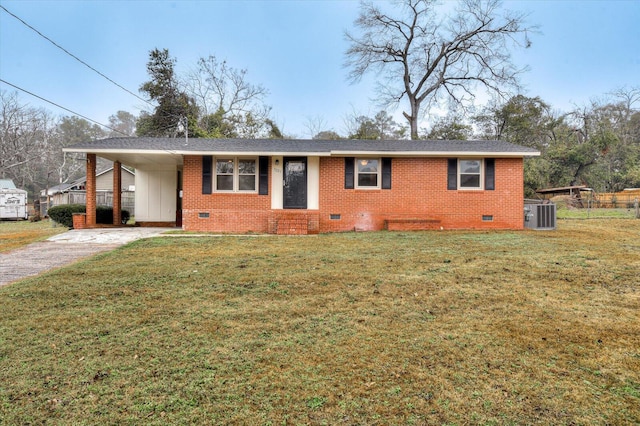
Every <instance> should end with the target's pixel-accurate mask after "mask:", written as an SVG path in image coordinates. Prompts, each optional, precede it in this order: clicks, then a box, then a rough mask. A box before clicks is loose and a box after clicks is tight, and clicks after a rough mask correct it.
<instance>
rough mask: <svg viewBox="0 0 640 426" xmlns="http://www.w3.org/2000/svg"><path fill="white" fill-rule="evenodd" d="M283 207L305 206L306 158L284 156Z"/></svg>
mask: <svg viewBox="0 0 640 426" xmlns="http://www.w3.org/2000/svg"><path fill="white" fill-rule="evenodd" d="M283 184H284V188H283V191H282V195H283V207H284V208H285V209H306V208H307V159H306V158H305V157H285V158H284V182H283Z"/></svg>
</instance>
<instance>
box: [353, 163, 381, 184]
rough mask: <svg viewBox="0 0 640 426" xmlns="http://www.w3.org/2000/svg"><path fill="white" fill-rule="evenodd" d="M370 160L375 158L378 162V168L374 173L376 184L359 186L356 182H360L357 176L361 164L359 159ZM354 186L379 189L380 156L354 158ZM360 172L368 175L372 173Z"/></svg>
mask: <svg viewBox="0 0 640 426" xmlns="http://www.w3.org/2000/svg"><path fill="white" fill-rule="evenodd" d="M371 160H376V161H377V162H378V170H377V172H376V173H375V174H376V183H377V185H376V186H372V185H362V186H360V185H359V184H358V183H359V182H360V179H359V176H360V171H359V164H361V163H360V162H361V161H371ZM354 169H355V170H354V180H355V182H354V188H355V189H380V188H381V185H382V158H367V157H360V158H356V159H355V163H354ZM362 174H368V175H372V174H374V173H371V172H365V173H362Z"/></svg>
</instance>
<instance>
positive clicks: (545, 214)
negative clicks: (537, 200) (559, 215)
mask: <svg viewBox="0 0 640 426" xmlns="http://www.w3.org/2000/svg"><path fill="white" fill-rule="evenodd" d="M524 210H525V222H524V226H525V228H529V229H542V230H545V229H546V230H550V229H556V205H555V204H528V205H526V206H525V209H524Z"/></svg>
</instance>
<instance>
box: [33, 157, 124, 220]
mask: <svg viewBox="0 0 640 426" xmlns="http://www.w3.org/2000/svg"><path fill="white" fill-rule="evenodd" d="M86 184H87V177H86V176H83V177H81V178H80V179H77V180H75V181H73V182H69V183H62V184H60V185H55V186H52V187H50V188H49V189H47V190H42V191H40V210H41V211H40V215H41V216H46V215H47V209H48V205H50V206H51V207H53V206H59V205H62V204H85V203H86ZM134 190H135V173H134V172H132V171H131V170H128V169H126V168H123V169H122V173H121V185H120V191H121V192H123V193H124V194H125V195H124V197H125V200H127V202H126V203H124V204H123V206H122V208H123V209H125V210H128V211H129V213H130V214H131V215H134V211H133V207H134V195H133V191H134ZM96 191H97V195H98V205H109V206H110V205H112V203H113V167H111V168H108V169H106V170H104V171H102V172H99V173H97V174H96ZM47 195H48V197H47Z"/></svg>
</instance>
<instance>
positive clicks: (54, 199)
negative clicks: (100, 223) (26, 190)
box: [40, 191, 136, 217]
mask: <svg viewBox="0 0 640 426" xmlns="http://www.w3.org/2000/svg"><path fill="white" fill-rule="evenodd" d="M120 196H121V205H122V210H127V211H128V212H129V214H130V215H131V216H132V217H133V216H135V214H136V211H135V208H136V203H135V192H134V191H122V193H121V195H120ZM50 203H51V207H53V206H59V205H63V204H87V193H86V191H69V192H65V193H61V194H55V195H52V196H51V197H50ZM96 205H98V206H110V207H113V191H96ZM48 209H49V206H48V205H47V199H46V198H44V197H43V198H42V200H41V201H40V215H41V216H43V217H44V216H46V215H47V210H48Z"/></svg>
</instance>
